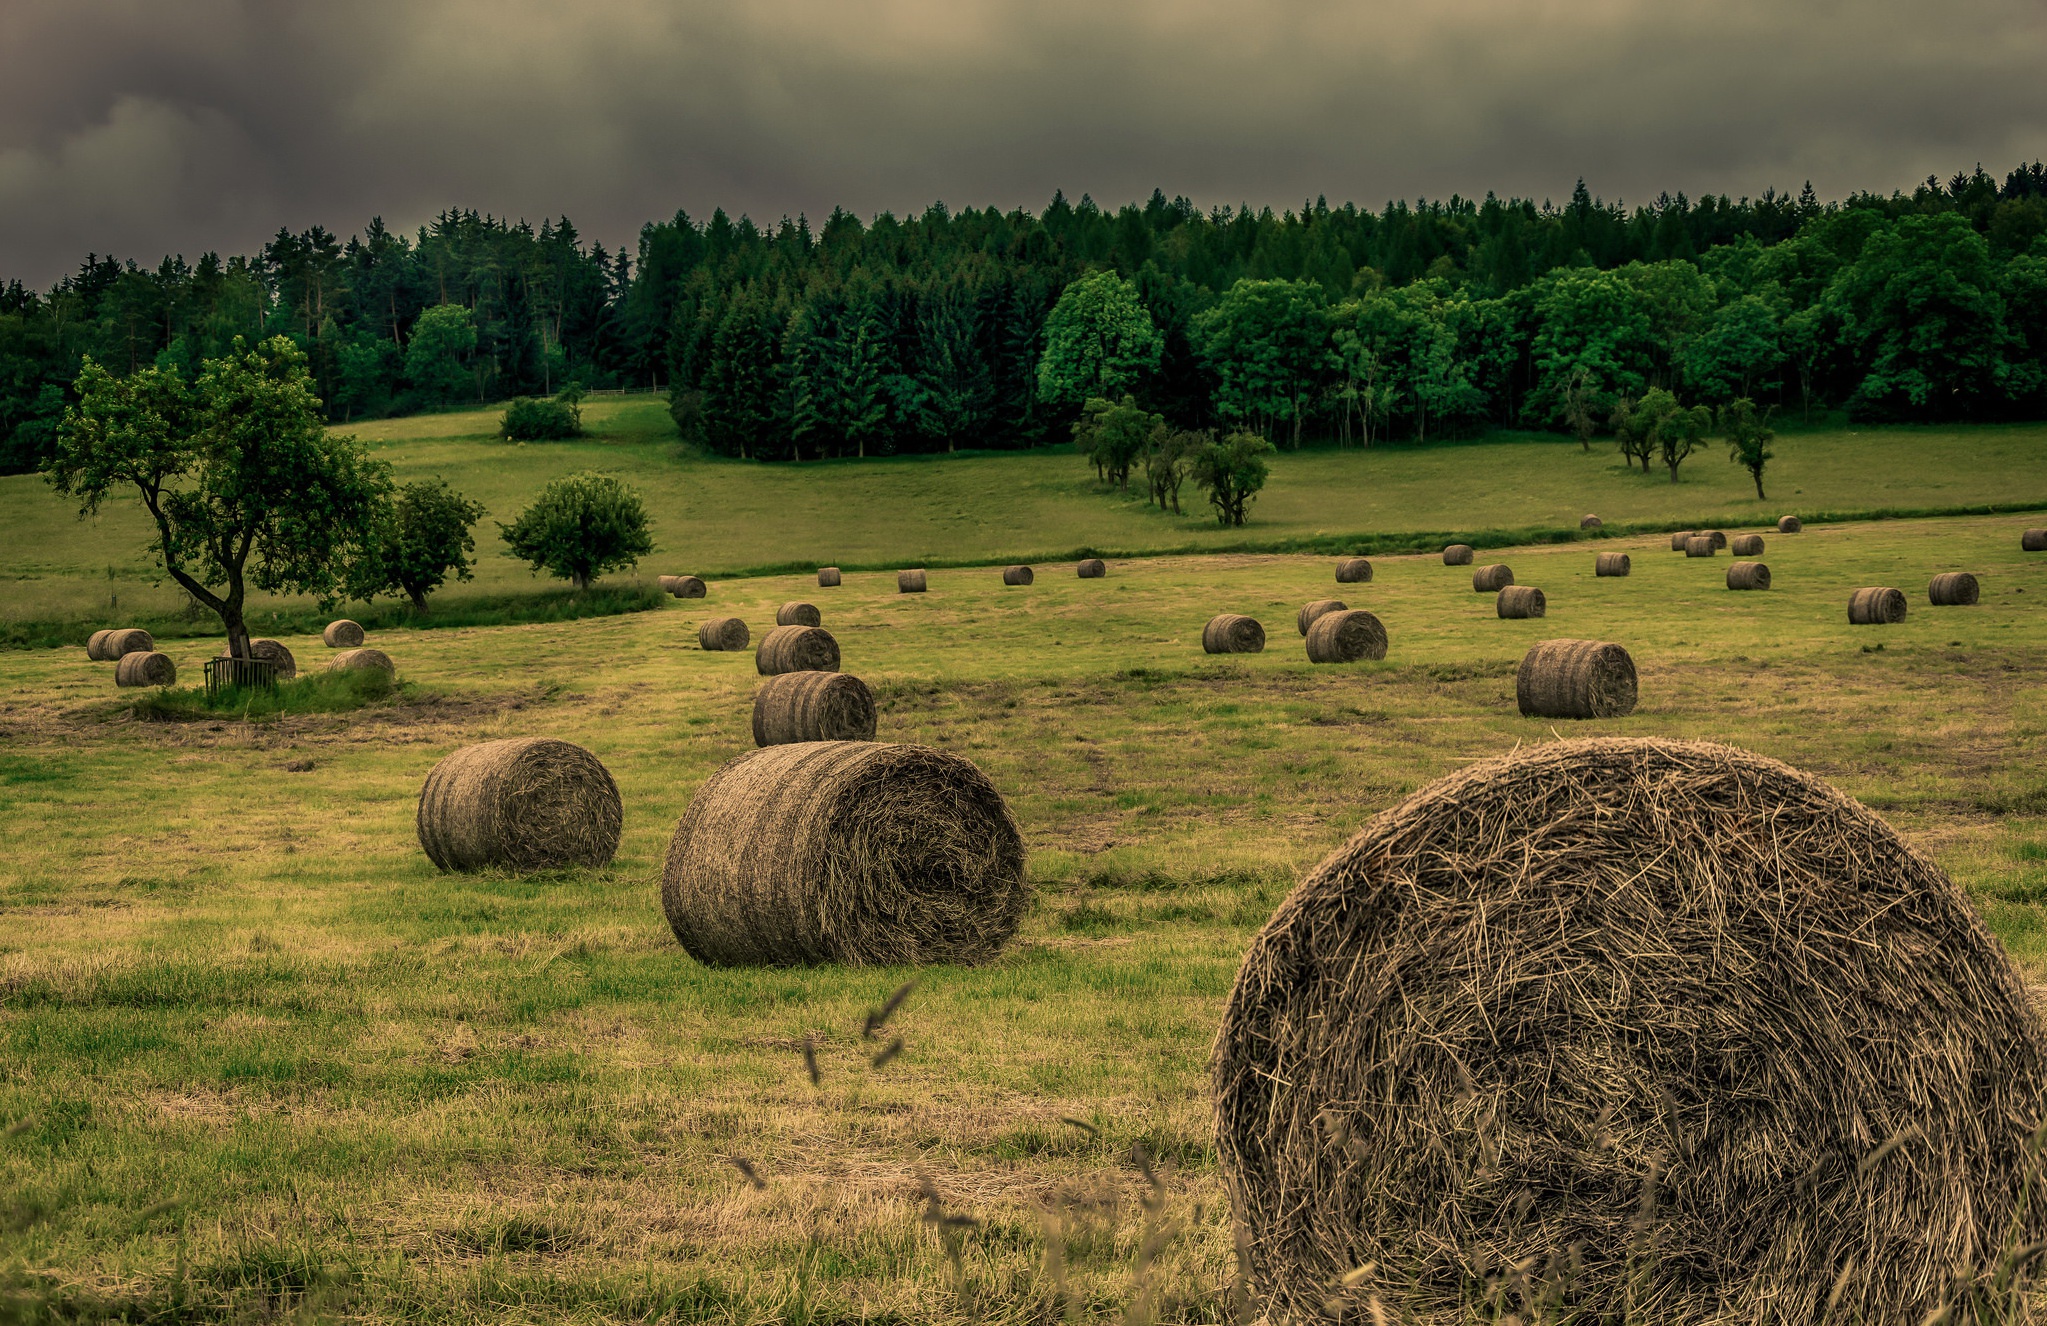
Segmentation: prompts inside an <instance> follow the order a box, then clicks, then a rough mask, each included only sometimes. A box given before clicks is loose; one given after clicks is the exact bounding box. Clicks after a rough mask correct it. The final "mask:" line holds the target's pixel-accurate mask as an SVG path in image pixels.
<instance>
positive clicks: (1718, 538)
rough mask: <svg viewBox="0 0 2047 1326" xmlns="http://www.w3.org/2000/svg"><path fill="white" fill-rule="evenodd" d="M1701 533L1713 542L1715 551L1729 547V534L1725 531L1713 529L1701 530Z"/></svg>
mask: <svg viewBox="0 0 2047 1326" xmlns="http://www.w3.org/2000/svg"><path fill="white" fill-rule="evenodd" d="M1699 532H1700V533H1701V534H1704V535H1705V536H1706V537H1707V538H1709V539H1711V540H1713V547H1714V548H1715V549H1720V548H1725V547H1726V546H1727V533H1726V531H1725V530H1717V529H1712V530H1700V531H1699Z"/></svg>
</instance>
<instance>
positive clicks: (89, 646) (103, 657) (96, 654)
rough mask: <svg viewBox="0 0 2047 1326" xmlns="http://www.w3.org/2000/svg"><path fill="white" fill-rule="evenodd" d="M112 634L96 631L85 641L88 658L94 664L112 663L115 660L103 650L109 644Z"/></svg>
mask: <svg viewBox="0 0 2047 1326" xmlns="http://www.w3.org/2000/svg"><path fill="white" fill-rule="evenodd" d="M112 634H113V632H112V631H105V630H101V631H94V632H93V633H92V634H91V635H89V636H87V637H86V640H85V656H86V658H87V659H88V660H90V661H92V662H94V663H109V662H112V661H113V660H112V659H111V658H109V657H108V655H107V653H106V651H105V649H104V648H103V646H104V645H105V644H106V642H107V637H108V636H110V635H112Z"/></svg>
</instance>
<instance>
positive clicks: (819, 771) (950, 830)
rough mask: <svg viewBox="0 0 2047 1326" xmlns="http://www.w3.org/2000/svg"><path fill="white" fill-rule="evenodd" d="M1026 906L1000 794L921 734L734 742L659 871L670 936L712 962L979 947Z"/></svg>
mask: <svg viewBox="0 0 2047 1326" xmlns="http://www.w3.org/2000/svg"><path fill="white" fill-rule="evenodd" d="M1030 905H1031V887H1030V883H1029V881H1028V880H1027V879H1026V878H1025V876H1024V846H1023V839H1022V837H1021V835H1019V834H1018V833H1017V828H1016V821H1015V820H1013V819H1011V818H1010V814H1009V808H1008V806H1006V805H1004V804H1003V800H1002V794H1001V793H999V792H997V791H996V790H995V786H994V784H992V783H990V782H989V781H988V779H987V777H986V776H985V775H983V774H982V772H981V771H980V770H979V769H977V768H975V767H974V766H973V765H972V764H971V763H969V762H968V761H966V760H964V759H961V758H960V757H959V756H957V755H953V754H950V753H948V752H946V751H941V750H933V749H931V748H930V747H928V746H909V745H892V744H887V743H875V742H870V741H827V742H805V743H802V744H799V745H790V746H766V747H763V748H761V749H760V750H757V751H752V752H750V753H748V754H745V755H742V756H740V757H739V758H738V759H736V760H733V761H731V762H730V763H728V764H726V765H724V766H723V767H722V768H720V769H719V770H718V771H717V772H715V773H713V774H712V775H711V777H710V778H709V780H708V781H706V782H705V783H704V785H703V786H702V787H701V788H699V789H698V790H697V794H696V796H695V797H694V798H692V799H691V801H690V803H689V810H688V811H687V812H685V813H684V815H683V817H682V822H681V823H679V824H677V825H676V826H675V837H674V839H673V840H672V841H671V842H670V844H669V847H668V860H667V863H666V864H665V866H664V867H663V869H662V872H661V906H662V910H664V911H665V912H667V914H668V924H669V926H670V927H671V928H672V929H673V930H674V931H675V937H676V938H677V939H679V940H681V941H682V946H683V947H684V948H686V949H688V950H689V952H690V955H691V956H692V957H694V958H696V960H697V961H699V962H703V963H707V964H710V965H714V966H738V965H754V964H760V965H769V966H792V965H796V964H802V963H819V962H841V963H848V964H852V965H856V966H866V965H876V966H893V965H916V964H923V963H933V962H948V963H951V962H956V963H976V962H985V961H987V960H988V959H990V958H992V957H994V956H995V955H996V954H997V953H999V952H1001V950H1002V947H1003V945H1004V944H1006V943H1007V942H1008V941H1009V937H1010V936H1011V935H1013V934H1015V933H1016V928H1017V925H1018V923H1019V922H1021V921H1022V919H1023V916H1024V913H1025V912H1027V911H1028V910H1029V909H1030Z"/></svg>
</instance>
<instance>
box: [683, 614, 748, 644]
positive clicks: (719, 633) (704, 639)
mask: <svg viewBox="0 0 2047 1326" xmlns="http://www.w3.org/2000/svg"><path fill="white" fill-rule="evenodd" d="M751 639H753V632H751V631H749V630H747V629H746V623H745V622H743V621H741V620H739V618H737V617H713V618H711V619H710V620H709V621H707V622H704V623H703V624H702V625H700V626H698V627H697V648H699V649H708V650H710V651H712V652H714V653H716V652H719V651H731V650H738V649H744V648H746V645H747V642H748V641H749V640H751Z"/></svg>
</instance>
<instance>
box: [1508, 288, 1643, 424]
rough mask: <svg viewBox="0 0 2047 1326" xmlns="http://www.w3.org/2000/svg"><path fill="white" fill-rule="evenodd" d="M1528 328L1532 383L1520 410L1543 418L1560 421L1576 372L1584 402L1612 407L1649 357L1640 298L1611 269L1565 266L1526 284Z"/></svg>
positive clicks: (1630, 389)
mask: <svg viewBox="0 0 2047 1326" xmlns="http://www.w3.org/2000/svg"><path fill="white" fill-rule="evenodd" d="M1533 293H1534V312H1535V320H1536V331H1535V337H1534V339H1533V341H1532V342H1531V343H1530V347H1529V348H1530V353H1531V354H1532V356H1533V358H1534V361H1535V374H1536V381H1535V390H1534V391H1533V392H1532V393H1530V395H1529V399H1528V405H1527V412H1528V413H1529V414H1530V415H1532V416H1533V417H1534V418H1536V419H1537V420H1540V421H1541V422H1544V423H1561V422H1563V421H1564V414H1565V408H1566V406H1565V400H1566V397H1567V395H1568V393H1569V392H1570V390H1571V384H1572V383H1573V382H1574V381H1578V380H1580V375H1581V374H1582V375H1583V376H1582V381H1583V382H1584V383H1585V384H1586V388H1585V389H1586V390H1588V391H1589V392H1590V395H1591V401H1592V408H1593V409H1595V410H1604V409H1610V408H1612V405H1613V402H1614V401H1615V400H1617V399H1618V398H1619V397H1622V396H1633V395H1636V394H1638V393H1640V392H1641V391H1642V390H1643V388H1644V387H1646V386H1648V384H1649V372H1650V369H1651V368H1652V367H1653V365H1654V328H1653V326H1652V324H1651V320H1650V307H1649V301H1648V298H1647V297H1646V296H1645V295H1644V294H1643V293H1642V292H1641V291H1640V290H1638V289H1637V288H1636V287H1635V286H1634V285H1633V284H1631V283H1630V282H1628V281H1627V280H1625V279H1623V278H1622V277H1621V276H1620V275H1619V274H1618V273H1615V272H1600V271H1594V270H1592V269H1590V268H1578V267H1574V268H1569V269H1567V270H1564V271H1560V272H1553V273H1551V274H1550V275H1548V276H1545V277H1543V278H1542V279H1541V280H1540V281H1538V282H1536V284H1535V286H1534V291H1533Z"/></svg>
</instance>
